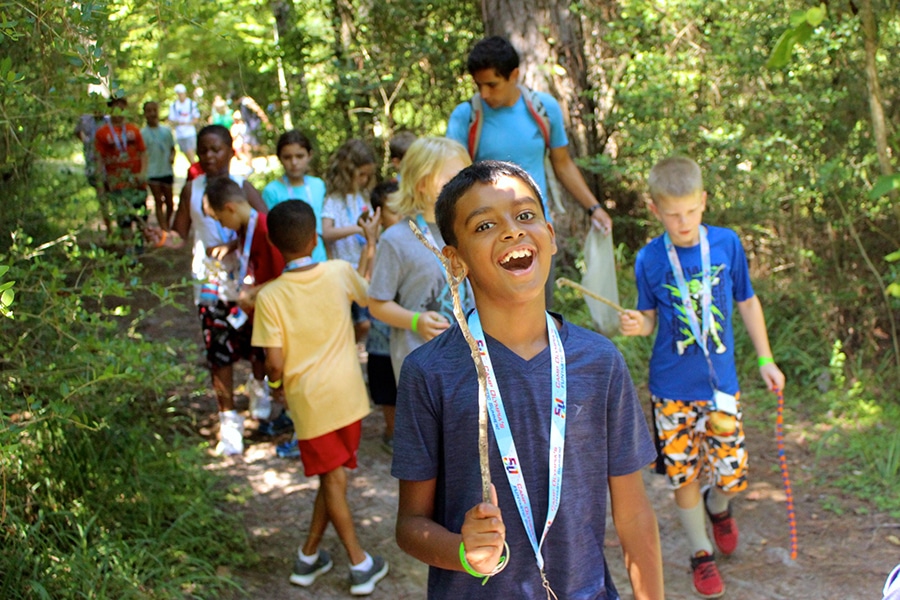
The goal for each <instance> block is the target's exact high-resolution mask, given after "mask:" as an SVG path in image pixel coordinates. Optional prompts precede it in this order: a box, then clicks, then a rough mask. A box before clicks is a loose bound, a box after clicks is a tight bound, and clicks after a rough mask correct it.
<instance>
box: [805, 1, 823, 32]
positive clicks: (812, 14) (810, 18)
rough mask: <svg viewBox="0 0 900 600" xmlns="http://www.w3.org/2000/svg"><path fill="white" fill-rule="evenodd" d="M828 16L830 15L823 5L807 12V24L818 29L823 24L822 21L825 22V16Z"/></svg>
mask: <svg viewBox="0 0 900 600" xmlns="http://www.w3.org/2000/svg"><path fill="white" fill-rule="evenodd" d="M827 14H828V13H827V9H826V8H825V5H824V4H821V5H819V6H816V7H814V8H811V9H809V10H808V11H806V22H807V23H809V24H810V25H811V26H812V27H818V26H819V25H821V24H822V21H824V20H825V15H827Z"/></svg>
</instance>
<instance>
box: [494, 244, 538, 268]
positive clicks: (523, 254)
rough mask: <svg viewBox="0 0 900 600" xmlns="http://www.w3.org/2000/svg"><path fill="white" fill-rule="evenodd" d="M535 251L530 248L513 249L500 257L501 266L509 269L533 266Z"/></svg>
mask: <svg viewBox="0 0 900 600" xmlns="http://www.w3.org/2000/svg"><path fill="white" fill-rule="evenodd" d="M533 261H534V253H533V252H532V251H531V250H530V249H528V248H519V249H517V250H513V251H512V252H510V253H509V254H507V255H506V256H504V257H503V258H501V259H500V266H501V267H503V268H504V269H506V270H507V271H521V270H524V269H527V268H528V267H530V266H531V263H532V262H533Z"/></svg>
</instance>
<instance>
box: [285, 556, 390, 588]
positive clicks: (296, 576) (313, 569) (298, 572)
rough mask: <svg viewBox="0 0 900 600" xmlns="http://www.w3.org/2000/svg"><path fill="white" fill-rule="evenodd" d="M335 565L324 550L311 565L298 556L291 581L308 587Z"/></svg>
mask: <svg viewBox="0 0 900 600" xmlns="http://www.w3.org/2000/svg"><path fill="white" fill-rule="evenodd" d="M333 566H334V563H333V562H332V561H331V556H329V554H328V553H327V552H325V551H324V550H319V558H317V559H316V562H315V563H313V564H311V565H308V564H306V563H305V562H303V561H302V560H300V558H299V557H298V558H297V560H295V561H294V572H293V573H291V583H293V584H294V585H302V586H303V587H308V586H310V585H312V584H313V582H314V581H315V580H316V577H318V576H319V575H324V574H325V573H327V572H328V571H330V570H331V567H333ZM382 577H383V575H382Z"/></svg>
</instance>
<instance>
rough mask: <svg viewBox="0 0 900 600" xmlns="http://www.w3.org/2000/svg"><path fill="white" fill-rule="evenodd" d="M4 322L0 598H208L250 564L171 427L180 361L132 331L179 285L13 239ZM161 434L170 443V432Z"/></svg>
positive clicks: (4, 259) (70, 245)
mask: <svg viewBox="0 0 900 600" xmlns="http://www.w3.org/2000/svg"><path fill="white" fill-rule="evenodd" d="M0 264H8V265H9V266H10V269H9V271H8V272H7V273H6V274H5V275H4V277H3V280H4V281H7V282H8V281H14V282H15V285H14V288H13V289H14V290H15V302H14V303H13V305H12V306H11V307H10V310H11V311H12V318H8V317H0V331H2V334H0V357H2V358H0V378H2V384H0V394H2V402H0V545H2V547H3V552H0V597H2V598H53V599H54V600H55V599H62V598H138V597H140V598H147V597H152V598H184V597H215V596H216V595H218V594H217V593H216V590H221V588H222V587H224V586H229V585H233V583H232V582H230V581H228V580H226V579H221V578H219V577H217V576H216V569H217V567H218V566H224V565H228V564H231V563H234V562H235V561H238V560H241V559H242V558H243V554H242V553H243V552H244V547H245V544H244V540H243V539H242V537H241V536H240V535H235V533H233V532H235V531H241V527H240V526H239V525H237V526H236V525H235V523H233V522H232V520H233V519H234V518H235V517H233V516H228V515H226V514H225V513H223V512H222V511H221V510H219V509H218V508H217V507H216V505H217V503H218V504H221V503H222V502H223V495H222V493H221V492H220V491H218V490H217V488H216V487H215V479H214V477H213V476H212V475H210V474H208V473H207V472H206V471H204V470H203V469H202V468H201V457H202V454H201V452H200V450H199V448H198V444H196V440H194V441H192V440H189V439H185V438H183V437H182V436H181V435H179V434H178V433H176V431H175V427H174V425H175V423H173V421H172V420H173V418H177V417H174V416H173V413H174V412H175V410H174V407H173V406H172V404H171V401H170V400H167V399H166V395H167V391H168V390H171V389H173V388H175V387H176V386H177V385H178V384H179V383H180V382H183V381H184V380H185V378H186V375H187V374H186V367H185V365H183V364H179V362H178V361H177V353H176V352H175V350H174V349H173V348H172V347H171V346H167V345H166V344H164V343H151V342H150V341H148V340H146V339H143V338H142V336H141V335H140V333H138V332H137V331H136V328H137V325H138V324H139V323H140V322H141V320H142V319H144V318H145V317H146V316H147V315H148V314H150V313H151V312H153V311H154V310H156V309H155V308H152V309H150V310H148V311H143V310H139V311H135V312H136V313H137V314H135V315H132V314H131V313H132V310H131V307H130V306H129V305H128V304H127V302H128V299H129V298H131V297H132V296H133V294H134V293H135V292H136V291H139V290H140V292H141V293H149V294H152V296H153V297H154V298H155V301H154V305H155V306H164V305H167V304H171V303H172V299H173V298H172V290H170V289H167V288H163V287H160V286H143V285H139V282H138V279H137V278H136V276H135V274H134V273H133V271H132V270H131V269H130V268H129V266H128V260H127V259H124V258H119V257H117V256H115V255H113V254H111V253H109V252H107V251H105V250H103V249H100V248H97V247H93V246H92V247H89V248H85V247H82V246H80V245H79V244H77V243H76V240H75V238H74V237H73V236H71V235H68V236H65V237H63V238H61V239H59V240H56V241H55V242H51V243H48V244H44V245H43V246H38V247H34V244H33V242H32V240H31V239H29V238H27V237H25V236H23V235H21V234H19V235H18V237H16V236H15V235H14V239H13V244H12V246H11V248H10V251H9V254H8V255H7V256H0ZM167 432H168V433H167Z"/></svg>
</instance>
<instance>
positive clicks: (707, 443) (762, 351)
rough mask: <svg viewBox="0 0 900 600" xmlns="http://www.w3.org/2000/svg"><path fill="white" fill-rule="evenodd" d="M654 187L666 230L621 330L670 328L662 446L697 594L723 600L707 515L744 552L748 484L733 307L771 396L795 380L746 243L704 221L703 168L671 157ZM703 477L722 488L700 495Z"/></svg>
mask: <svg viewBox="0 0 900 600" xmlns="http://www.w3.org/2000/svg"><path fill="white" fill-rule="evenodd" d="M649 183H650V196H651V198H652V202H651V204H650V210H651V212H652V213H653V214H654V215H656V217H657V218H658V219H659V220H660V222H661V223H662V224H663V227H664V228H665V233H664V234H663V235H661V236H659V237H657V238H655V239H653V240H652V241H651V242H650V243H649V244H647V245H646V246H645V247H644V248H642V249H641V250H640V252H638V255H637V259H636V261H635V265H634V270H635V275H636V279H637V287H638V306H637V310H629V311H627V312H626V313H624V314H622V315H621V316H620V322H621V326H622V334H623V335H650V334H651V333H653V331H654V329H656V326H657V322H658V323H659V330H658V333H657V334H656V342H655V344H654V346H653V355H652V356H651V358H650V385H649V387H650V393H651V394H652V400H653V416H654V419H655V422H656V431H657V446H658V448H659V449H660V453H661V455H662V458H663V461H664V463H665V473H666V476H667V478H668V480H669V485H670V487H671V488H672V489H673V490H674V494H675V504H676V505H677V510H678V516H679V519H680V521H681V524H682V526H683V527H684V529H685V532H686V533H687V536H688V541H689V543H690V546H691V569H692V571H693V583H694V589H695V590H696V591H697V593H698V594H699V595H701V596H703V597H704V598H718V597H719V596H721V595H722V594H724V592H725V586H724V583H723V582H722V578H721V576H720V574H719V571H718V568H717V567H716V563H715V556H714V554H713V547H712V543H711V542H710V540H709V536H708V535H707V532H706V515H709V517H710V520H711V521H712V526H713V538H714V540H715V543H716V546H717V547H718V548H719V551H720V552H721V553H722V554H724V555H726V556H727V555H729V554H731V553H733V552H734V551H735V549H736V548H737V543H738V529H737V523H736V522H735V520H734V517H733V516H732V514H731V506H730V499H731V498H732V497H733V496H734V495H735V494H736V493H738V492H740V491H743V490H744V489H746V487H747V453H746V449H745V447H744V429H743V424H742V414H741V404H740V389H739V387H738V381H737V371H736V368H735V363H734V333H733V328H732V326H731V315H732V301H735V302H737V308H738V312H739V313H740V315H741V318H742V319H743V321H744V326H745V327H746V328H747V333H748V334H749V336H750V340H751V341H752V342H753V347H754V348H755V349H756V353H757V355H758V356H759V370H760V375H762V378H763V381H765V383H766V385H767V386H768V387H769V389H774V388H778V389H783V388H784V374H783V373H782V372H781V371H780V370H779V369H778V367H777V366H776V365H775V361H774V360H773V359H772V349H771V348H770V347H769V336H768V333H767V332H766V321H765V317H764V316H763V311H762V305H761V304H760V302H759V298H757V296H756V295H755V294H754V292H753V287H752V285H751V284H750V274H749V269H748V267H747V257H746V256H745V254H744V249H743V248H742V247H741V242H740V239H738V236H737V234H735V233H734V232H733V231H731V230H730V229H724V228H721V227H712V226H709V225H704V224H703V223H702V219H703V211H704V209H705V208H706V192H705V191H704V190H703V177H702V175H701V173H700V167H699V166H698V165H697V163H696V162H694V161H693V160H691V159H689V158H682V157H674V158H667V159H664V160H662V161H660V162H658V163H657V164H656V165H655V166H654V167H653V169H651V171H650V178H649ZM701 480H704V481H707V480H709V481H711V482H712V485H709V487H708V488H705V489H701ZM701 496H702V497H701Z"/></svg>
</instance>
